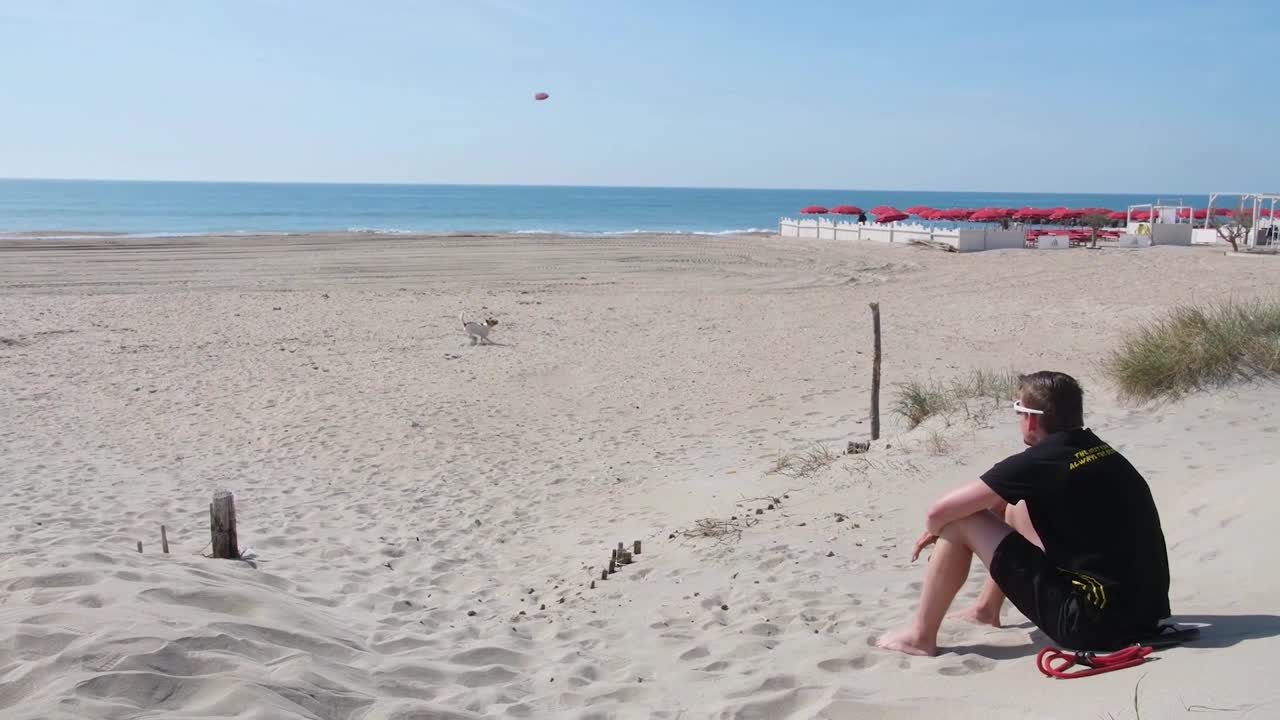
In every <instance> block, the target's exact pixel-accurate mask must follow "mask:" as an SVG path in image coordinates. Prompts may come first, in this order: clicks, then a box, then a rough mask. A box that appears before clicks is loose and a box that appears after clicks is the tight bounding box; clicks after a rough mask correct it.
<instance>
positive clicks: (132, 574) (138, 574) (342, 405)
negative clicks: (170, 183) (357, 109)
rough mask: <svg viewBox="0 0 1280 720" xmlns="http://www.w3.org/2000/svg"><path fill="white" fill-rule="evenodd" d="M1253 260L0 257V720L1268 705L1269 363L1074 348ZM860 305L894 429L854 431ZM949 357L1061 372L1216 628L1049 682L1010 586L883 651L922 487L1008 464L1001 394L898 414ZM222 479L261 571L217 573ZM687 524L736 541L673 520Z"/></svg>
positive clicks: (947, 368)
mask: <svg viewBox="0 0 1280 720" xmlns="http://www.w3.org/2000/svg"><path fill="white" fill-rule="evenodd" d="M1276 278H1277V266H1276V262H1274V261H1273V259H1271V258H1254V259H1233V258H1230V257H1227V256H1225V255H1224V253H1223V250H1222V249H1221V248H1208V247H1177V248H1176V247H1156V248H1150V249H1146V250H1136V251H1125V250H1117V249H1107V250H1101V251H1088V250H1083V249H1080V250H1070V251H1026V250H1012V251H997V252H986V253H973V254H965V255H957V254H949V253H942V252H937V251H933V250H927V249H921V248H914V247H900V246H887V245H878V244H859V243H841V244H836V243H832V242H817V241H809V240H797V239H786V240H783V239H779V238H776V237H767V236H749V237H748V236H744V237H738V236H727V237H703V236H661V235H629V236H615V237H608V238H580V237H558V236H549V235H523V236H519V235H517V236H484V235H466V236H408V235H404V236H400V235H397V236H383V235H370V234H306V235H280V236H265V237H254V236H232V237H187V238H152V239H141V238H127V237H114V238H71V239H48V238H31V239H28V240H14V239H9V240H4V241H0V398H3V402H2V403H0V488H3V490H4V494H5V496H6V497H5V502H4V503H3V504H0V718H4V719H5V720H8V719H10V718H13V719H19V718H22V719H26V718H30V719H32V720H34V719H36V718H40V719H42V720H44V719H59V718H68V719H69V718H113V719H114V718H143V717H146V718H162V717H163V718H246V719H247V718H263V719H267V718H270V719H273V720H274V719H277V718H299V719H301V718H308V719H324V720H329V719H340V720H409V719H410V718H480V717H520V718H561V717H564V718H613V717H617V718H649V717H654V718H852V717H857V718H937V717H948V718H981V719H982V720H993V719H995V718H1026V717H1036V718H1072V719H1075V718H1116V719H1120V718H1136V717H1138V716H1139V714H1140V716H1141V717H1142V718H1166V717H1184V716H1186V717H1197V716H1198V715H1197V713H1199V712H1208V711H1207V710H1204V709H1205V708H1212V709H1213V710H1214V711H1215V714H1214V715H1213V716H1214V717H1223V718H1237V717H1249V718H1259V719H1260V718H1269V717H1280V690H1277V689H1276V685H1275V683H1274V681H1273V679H1272V677H1271V675H1272V673H1271V670H1270V668H1272V667H1273V666H1274V664H1275V661H1274V658H1275V657H1277V655H1278V654H1280V638H1278V637H1277V636H1278V635H1280V616H1277V614H1276V609H1277V607H1278V603H1277V600H1276V598H1277V596H1278V593H1280V574H1277V573H1276V572H1275V567H1276V561H1277V559H1278V556H1280V552H1278V551H1277V548H1276V545H1275V544H1274V543H1273V542H1271V541H1270V532H1269V530H1268V528H1271V527H1272V526H1273V525H1274V524H1275V519H1274V516H1273V512H1272V508H1273V507H1274V506H1275V504H1276V502H1277V500H1280V492H1278V491H1277V489H1276V486H1275V482H1274V481H1275V479H1276V478H1277V477H1280V452H1277V447H1278V445H1277V441H1278V440H1280V417H1277V414H1276V411H1275V408H1276V407H1277V406H1280V388H1277V387H1275V386H1274V385H1267V384H1260V385H1257V386H1248V387H1239V388H1236V389H1231V390H1224V391H1217V392H1211V393H1200V394H1197V395H1193V396H1191V397H1188V398H1186V399H1184V400H1182V401H1179V402H1173V403H1164V404H1158V405H1147V406H1139V405H1135V404H1132V403H1124V402H1121V401H1119V400H1118V399H1117V396H1116V393H1115V391H1114V389H1113V388H1111V387H1110V386H1109V385H1108V384H1107V382H1106V381H1105V380H1104V378H1103V377H1102V375H1101V373H1100V371H1099V369H1098V363H1099V361H1100V360H1101V359H1102V357H1103V356H1104V355H1105V354H1106V353H1107V352H1108V351H1109V350H1110V349H1111V348H1112V347H1114V346H1115V344H1116V342H1117V341H1118V340H1119V338H1121V337H1122V336H1123V335H1124V334H1125V333H1126V331H1128V330H1130V329H1132V328H1133V327H1134V326H1135V325H1136V324H1137V323H1139V322H1141V321H1143V320H1145V319H1147V318H1150V317H1152V316H1153V315H1155V314H1157V313H1159V312H1161V311H1162V310H1164V309H1167V308H1168V307H1170V306H1172V305H1174V304H1177V303H1182V302H1207V301H1212V300H1217V299H1225V298H1227V297H1233V298H1239V299H1250V298H1263V297H1274V296H1275V292H1276V288H1277V282H1276ZM870 302H879V303H880V306H881V308H882V312H883V327H884V353H885V357H884V370H883V372H884V383H885V388H886V389H885V396H884V399H883V400H882V405H883V406H884V408H885V420H884V422H885V433H884V435H885V438H884V439H883V440H882V441H880V442H878V443H876V444H875V445H873V447H872V449H871V451H870V452H868V453H867V454H864V455H844V454H843V451H844V449H845V446H846V443H847V442H849V441H851V440H866V439H867V438H868V436H869V422H868V409H867V408H868V394H869V387H870V380H871V357H872V353H871V321H870V313H869V311H868V307H867V306H868V303H870ZM460 313H461V314H463V315H464V316H466V317H467V318H468V319H480V318H482V317H485V316H493V317H495V318H497V319H498V320H499V325H498V326H497V327H496V329H495V330H494V333H493V339H494V340H495V341H496V343H497V344H495V345H492V346H471V345H469V344H468V342H467V338H466V336H465V334H464V333H463V331H462V328H461V327H460V324H459V321H458V318H459V314H460ZM975 369H984V370H1007V369H1013V370H1019V371H1031V370H1040V369H1057V370H1062V371H1066V372H1069V373H1072V374H1074V375H1076V376H1077V377H1079V378H1080V379H1081V381H1082V382H1083V384H1084V385H1085V389H1086V420H1087V422H1088V424H1089V425H1090V426H1091V427H1092V428H1094V429H1095V430H1096V431H1097V432H1098V433H1099V434H1100V435H1101V436H1102V437H1103V438H1104V439H1106V440H1108V441H1109V442H1110V443H1111V444H1112V445H1114V446H1115V447H1117V448H1118V449H1120V450H1121V451H1122V452H1123V453H1125V454H1126V456H1127V457H1128V458H1129V459H1130V460H1131V461H1132V462H1133V463H1134V464H1135V465H1136V466H1137V467H1138V468H1139V470H1141V471H1142V472H1143V474H1144V475H1145V477H1146V478H1147V480H1148V481H1149V482H1150V484H1151V487H1152V490H1153V492H1154V495H1155V498H1156V501H1157V504H1158V507H1159V509H1160V512H1161V515H1162V520H1163V524H1164V532H1165V535H1166V538H1167V540H1168V546H1169V556H1170V557H1169V561H1170V569H1171V572H1172V588H1171V598H1170V599H1171V602H1172V606H1173V610H1174V614H1175V619H1176V620H1178V621H1182V622H1192V623H1200V624H1203V625H1204V626H1205V627H1204V630H1203V632H1204V637H1203V638H1202V639H1201V640H1200V641H1198V642H1196V643H1194V644H1192V645H1190V646H1186V647H1181V648H1175V649H1172V650H1167V651H1162V652H1160V653H1159V655H1158V656H1157V657H1158V659H1157V660H1155V661H1152V662H1149V663H1147V664H1146V665H1144V666H1143V667H1140V668H1137V669H1131V670H1125V671H1120V672H1115V673H1110V674H1107V675H1103V676H1099V677H1095V678H1089V679H1083V680H1072V681H1060V680H1050V679H1047V678H1045V677H1042V676H1041V675H1040V674H1039V673H1038V672H1037V670H1036V667H1035V664H1034V662H1033V660H1034V656H1035V653H1036V652H1037V650H1038V649H1039V648H1040V647H1042V646H1043V645H1045V644H1046V642H1047V641H1046V639H1045V638H1044V637H1043V636H1042V635H1040V633H1038V632H1036V631H1035V630H1034V628H1032V627H1031V626H1030V625H1029V624H1028V623H1027V622H1026V621H1025V620H1024V619H1023V618H1022V617H1021V615H1019V614H1018V612H1017V611H1016V610H1015V609H1013V608H1011V607H1009V606H1006V610H1005V615H1004V622H1005V627H1004V628H1001V629H996V628H991V627H980V626H975V625H969V624H966V623H963V622H960V621H954V622H953V621H948V623H947V624H946V625H945V626H944V629H943V635H942V637H941V638H940V640H941V642H942V644H943V645H944V650H943V653H942V654H941V655H939V656H938V657H934V658H916V657H911V658H908V657H905V656H899V655H897V654H892V653H886V652H884V651H881V650H877V649H876V648H874V647H873V645H872V643H873V641H874V639H875V638H876V637H877V636H878V635H879V634H880V633H881V632H883V631H885V630H887V629H890V628H893V627H896V626H898V625H900V624H902V623H903V622H904V621H905V620H906V619H907V618H908V617H909V615H910V613H911V612H912V610H913V608H914V604H915V601H916V598H917V596H918V592H919V588H920V580H921V578H922V573H923V566H924V563H923V561H919V562H916V563H912V562H910V558H909V555H910V551H911V544H912V542H913V541H914V539H915V537H916V536H917V535H918V534H919V532H920V530H921V528H922V527H923V514H924V511H925V508H926V506H927V504H928V502H929V501H930V500H931V499H932V498H933V497H934V496H935V495H937V494H938V493H939V492H941V491H942V490H944V489H946V488H949V487H950V486H953V485H955V484H956V483H959V482H962V481H968V480H972V479H974V478H976V477H977V475H978V474H979V473H981V472H983V471H984V470H986V469H987V468H988V467H989V466H990V465H991V464H992V463H994V462H996V461H998V460H1000V459H1001V458H1003V457H1005V456H1006V455H1009V454H1011V453H1014V452H1017V451H1018V450H1020V449H1021V445H1020V441H1019V437H1018V434H1017V431H1016V429H1015V427H1014V422H1015V421H1014V416H1013V413H1012V412H1011V411H1010V410H1009V409H1008V408H1005V407H1000V408H991V407H988V406H986V405H984V404H983V403H981V402H979V401H975V403H974V404H973V406H972V407H971V408H970V409H968V410H967V411H966V412H959V413H955V414H952V415H951V416H949V417H945V418H932V419H930V420H929V421H927V422H926V423H925V424H924V425H922V426H921V427H918V428H915V429H912V430H908V429H907V428H906V425H905V423H904V422H903V420H902V419H901V418H899V417H897V416H895V415H893V414H892V413H891V412H890V410H889V409H890V408H891V406H892V403H893V397H894V386H895V384H896V383H900V382H905V381H907V380H910V379H937V380H940V381H946V380H948V379H951V378H955V377H958V376H960V375H962V374H964V373H967V372H970V371H972V370H975ZM816 447H821V448H825V449H826V450H829V451H830V452H831V453H832V455H833V457H831V458H829V460H830V462H829V463H823V464H822V466H821V467H818V468H816V469H815V470H814V471H813V472H811V473H803V474H802V476H799V477H792V476H788V474H786V473H782V474H780V473H774V472H771V470H772V469H774V468H775V466H776V465H777V459H778V457H779V455H780V454H781V455H785V454H788V453H805V452H811V451H813V450H814V448H816ZM790 474H791V475H797V473H795V472H790ZM219 488H225V489H229V490H232V491H233V492H234V493H235V496H236V502H237V507H238V511H239V520H240V544H241V546H242V547H243V548H244V549H245V550H249V551H251V553H250V556H251V558H252V559H251V561H250V562H237V561H226V560H213V559H209V558H206V557H204V554H205V553H206V552H207V551H208V545H209V517H208V514H209V510H208V504H209V500H210V497H211V496H212V493H213V492H214V491H215V490H216V489H219ZM770 506H772V507H770ZM758 511H759V512H758ZM706 518H714V519H719V520H724V521H729V522H730V523H731V525H736V527H737V529H738V530H739V531H740V532H733V533H731V534H729V535H726V536H722V537H718V538H707V537H696V536H691V535H696V534H695V533H690V532H689V531H690V530H692V529H693V528H695V526H696V523H697V522H698V521H699V520H700V519H706ZM161 525H164V526H166V528H167V532H168V538H169V542H170V544H171V553H170V554H169V555H164V554H162V553H161V552H160V546H159V542H160V537H159V532H160V526H161ZM635 540H640V541H641V542H642V543H643V553H642V554H641V555H640V556H639V557H638V558H637V561H636V562H634V563H633V564H631V565H627V566H625V567H623V568H622V569H621V570H620V571H619V572H617V573H616V574H614V575H612V576H610V578H609V579H608V580H604V581H602V580H601V579H600V571H601V567H602V565H603V564H605V561H607V559H608V555H609V550H610V548H611V547H614V546H616V544H617V543H619V542H624V543H626V544H627V545H628V546H630V545H631V543H632V542H633V541H635ZM138 541H141V542H142V543H143V546H144V552H143V553H142V554H139V553H138V552H137V550H136V543H137V542H138ZM984 577H985V572H984V571H983V570H982V568H981V567H980V566H977V565H975V567H974V571H973V572H972V573H971V575H970V578H969V581H968V584H967V586H966V589H965V590H964V591H963V594H962V600H961V602H963V599H965V598H971V597H973V596H974V595H976V593H977V591H978V588H979V587H980V584H981V582H982V580H983V578H984ZM593 580H594V583H595V587H594V589H593V588H592V587H591V583H592V582H593ZM1135 686H1137V687H1136V689H1135ZM1135 697H1136V700H1135ZM1135 703H1136V706H1137V707H1136V709H1135Z"/></svg>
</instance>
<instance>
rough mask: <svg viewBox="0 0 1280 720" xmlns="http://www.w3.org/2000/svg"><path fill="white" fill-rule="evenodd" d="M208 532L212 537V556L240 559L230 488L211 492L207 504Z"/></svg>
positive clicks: (234, 502) (233, 500)
mask: <svg viewBox="0 0 1280 720" xmlns="http://www.w3.org/2000/svg"><path fill="white" fill-rule="evenodd" d="M209 533H210V534H211V535H212V537H213V556H214V557H215V558H222V559H224V560H239V559H240V541H239V539H238V538H237V537H236V501H235V497H234V496H233V495H232V494H231V491H230V490H219V491H217V492H215V493H214V494H213V502H212V503H210V504H209Z"/></svg>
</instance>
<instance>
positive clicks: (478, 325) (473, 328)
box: [458, 313, 498, 345]
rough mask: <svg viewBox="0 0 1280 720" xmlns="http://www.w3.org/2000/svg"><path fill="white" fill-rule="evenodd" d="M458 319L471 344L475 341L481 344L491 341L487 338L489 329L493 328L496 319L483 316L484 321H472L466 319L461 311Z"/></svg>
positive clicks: (490, 342) (496, 322)
mask: <svg viewBox="0 0 1280 720" xmlns="http://www.w3.org/2000/svg"><path fill="white" fill-rule="evenodd" d="M458 320H459V321H461V322H462V328H463V329H464V330H466V331H467V337H469V338H471V344H472V345H475V344H476V343H477V342H479V343H480V344H481V345H485V344H492V343H493V341H492V340H490V339H489V331H490V330H493V326H494V325H497V324H498V321H497V320H494V319H493V318H485V320H484V322H474V321H470V320H467V319H466V317H465V316H464V315H462V313H459V314H458Z"/></svg>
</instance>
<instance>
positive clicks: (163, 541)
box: [160, 525, 169, 555]
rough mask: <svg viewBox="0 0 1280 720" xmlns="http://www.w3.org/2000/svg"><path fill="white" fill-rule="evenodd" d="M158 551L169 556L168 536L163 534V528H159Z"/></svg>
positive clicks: (165, 533)
mask: <svg viewBox="0 0 1280 720" xmlns="http://www.w3.org/2000/svg"><path fill="white" fill-rule="evenodd" d="M160 550H161V551H162V552H163V553H164V554H165V555H168V554H169V534H168V533H167V532H165V529H164V526H163V525H161V526H160Z"/></svg>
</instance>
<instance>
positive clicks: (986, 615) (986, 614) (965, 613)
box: [952, 605, 1003, 628]
mask: <svg viewBox="0 0 1280 720" xmlns="http://www.w3.org/2000/svg"><path fill="white" fill-rule="evenodd" d="M952 617H956V618H959V619H961V620H965V621H967V622H971V623H973V624H975V625H990V626H991V627H997V628H998V627H1003V626H1002V625H1001V624H1000V611H999V610H996V611H995V612H991V611H990V610H987V609H986V608H984V607H982V606H981V605H974V606H973V607H971V608H969V609H967V610H962V611H960V612H958V613H956V614H955V615H952Z"/></svg>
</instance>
